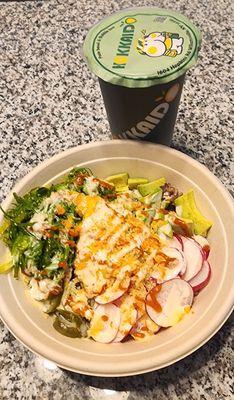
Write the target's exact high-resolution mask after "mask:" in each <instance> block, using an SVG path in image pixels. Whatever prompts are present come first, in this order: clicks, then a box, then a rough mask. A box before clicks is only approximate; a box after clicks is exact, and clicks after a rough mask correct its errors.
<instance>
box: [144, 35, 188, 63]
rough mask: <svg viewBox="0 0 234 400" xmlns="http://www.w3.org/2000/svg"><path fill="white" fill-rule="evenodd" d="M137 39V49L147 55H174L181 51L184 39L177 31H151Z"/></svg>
mask: <svg viewBox="0 0 234 400" xmlns="http://www.w3.org/2000/svg"><path fill="white" fill-rule="evenodd" d="M142 34H143V37H142V38H140V39H138V43H137V51H138V52H139V53H140V54H142V55H146V56H149V57H161V56H167V57H176V56H177V55H179V54H181V53H182V51H183V42H184V39H183V38H182V37H180V36H179V34H178V33H170V32H152V33H149V34H148V35H146V31H142Z"/></svg>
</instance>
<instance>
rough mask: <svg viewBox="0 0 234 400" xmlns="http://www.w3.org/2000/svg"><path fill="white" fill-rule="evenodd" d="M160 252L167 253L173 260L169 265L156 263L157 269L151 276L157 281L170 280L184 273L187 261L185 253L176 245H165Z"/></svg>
mask: <svg viewBox="0 0 234 400" xmlns="http://www.w3.org/2000/svg"><path fill="white" fill-rule="evenodd" d="M160 253H163V254H165V256H166V257H169V258H170V259H171V261H169V262H168V264H167V265H165V266H164V265H161V264H163V262H162V263H159V264H158V265H155V270H154V271H153V273H151V277H152V278H155V279H156V280H157V283H162V282H165V281H169V280H170V279H173V278H176V277H177V276H178V275H179V274H184V273H185V270H186V261H185V258H184V255H183V253H182V252H181V251H180V250H178V249H176V248H174V247H163V248H162V250H161V251H160Z"/></svg>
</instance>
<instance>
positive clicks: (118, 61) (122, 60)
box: [114, 56, 128, 64]
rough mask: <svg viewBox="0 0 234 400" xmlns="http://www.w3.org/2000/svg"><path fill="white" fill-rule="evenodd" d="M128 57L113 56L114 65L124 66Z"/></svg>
mask: <svg viewBox="0 0 234 400" xmlns="http://www.w3.org/2000/svg"><path fill="white" fill-rule="evenodd" d="M127 59H128V57H127V56H115V58H114V63H115V64H126V62H127Z"/></svg>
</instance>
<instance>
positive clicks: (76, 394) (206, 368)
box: [0, 0, 234, 400]
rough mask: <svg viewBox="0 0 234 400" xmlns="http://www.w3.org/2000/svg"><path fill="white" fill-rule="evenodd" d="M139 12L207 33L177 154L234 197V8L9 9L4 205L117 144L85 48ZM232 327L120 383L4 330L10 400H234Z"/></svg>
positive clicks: (105, 0) (4, 42)
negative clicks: (35, 171)
mask: <svg viewBox="0 0 234 400" xmlns="http://www.w3.org/2000/svg"><path fill="white" fill-rule="evenodd" d="M132 5H139V6H142V5H148V6H149V5H157V6H159V7H168V8H173V9H175V10H178V11H180V12H182V13H184V14H185V15H187V16H188V17H189V18H191V19H192V21H193V22H194V23H195V24H197V25H198V27H199V28H200V29H201V31H202V33H203V46H202V51H201V53H200V58H199V63H198V64H197V66H196V67H195V68H193V70H192V71H191V72H190V73H189V74H188V78H187V80H186V83H185V87H184V91H183V96H182V100H181V105H180V110H179V115H178V120H177V124H176V127H175V134H174V141H173V146H174V147H175V148H177V149H179V150H181V151H183V152H185V153H187V154H189V155H191V156H192V157H193V158H195V159H197V160H199V161H200V162H202V163H203V164H205V165H206V166H207V167H208V168H209V169H210V170H211V171H213V173H214V174H215V175H216V176H217V177H218V178H220V179H221V181H222V182H223V183H224V185H225V186H226V187H227V188H228V189H229V190H232V188H233V186H232V171H233V123H232V122H233V121H232V120H231V100H230V76H231V50H230V43H231V40H230V35H231V1H227V0H226V1H224V0H220V1H219V2H216V3H215V4H214V2H213V1H212V0H207V1H201V0H200V1H199V0H194V1H192V2H191V1H187V0H178V1H176V2H174V4H173V3H172V2H170V1H169V0H164V1H157V2H155V1H150V0H148V1H132V2H131V1H122V0H120V1H117V0H116V1H109V0H100V1H97V2H91V1H89V0H88V1H85V0H79V1H77V0H76V1H75V0H63V1H62V0H57V1H54V0H51V1H22V2H12V1H11V2H1V3H0V137H1V140H0V161H1V176H0V183H1V190H0V197H1V199H3V198H4V197H5V196H6V194H7V192H8V191H9V190H10V189H11V188H12V186H13V185H14V184H15V182H16V181H17V180H18V179H20V178H21V177H23V176H24V175H25V174H26V173H27V172H28V171H29V170H31V169H32V167H34V166H35V165H37V164H38V163H40V162H41V161H42V160H44V159H46V158H48V157H50V156H52V155H54V154H56V153H58V152H60V151H61V150H64V149H67V148H69V147H72V146H75V145H77V144H80V143H88V142H90V141H97V140H105V139H108V137H109V133H108V123H107V120H106V115H105V110H104V108H103V103H102V99H101V95H100V91H99V87H98V83H97V81H96V79H95V78H94V77H93V76H92V75H91V73H90V72H89V71H88V69H87V67H86V65H85V63H84V61H83V59H82V52H81V47H82V43H83V40H84V37H85V35H86V33H87V31H88V29H89V28H90V27H91V26H92V25H93V24H94V23H95V22H97V21H98V20H99V19H101V18H102V17H103V16H105V15H108V14H110V13H112V12H114V11H116V10H118V9H121V8H124V7H129V6H132ZM232 322H233V320H232V319H231V318H230V319H229V320H228V322H226V324H225V325H224V327H223V328H222V329H221V330H220V331H219V332H218V333H217V334H216V335H215V337H214V338H213V339H211V340H210V341H209V342H208V343H207V344H206V345H205V346H203V347H202V349H200V350H198V351H197V352H195V353H194V354H193V355H191V356H190V357H187V358H186V359H185V360H183V361H180V362H178V363H177V364H175V365H174V366H171V367H168V368H165V369H163V370H161V371H158V372H153V373H149V374H146V375H142V376H138V377H132V378H118V379H117V378H116V379H110V378H109V379H104V378H93V377H85V376H82V375H78V374H74V373H70V372H66V371H63V370H61V369H59V368H57V367H56V366H55V365H53V364H51V363H49V362H47V361H46V360H43V359H40V358H39V357H36V356H34V355H33V354H32V353H31V352H30V351H28V350H26V349H25V348H24V347H23V346H22V345H21V344H20V343H19V342H18V341H17V340H16V339H14V337H13V336H12V335H11V334H10V333H9V332H8V331H7V329H6V328H5V327H4V326H3V324H2V323H0V399H1V400H6V399H12V400H13V399H22V400H23V399H25V400H26V399H36V400H42V399H43V400H47V399H52V400H60V399H64V400H67V399H68V398H69V400H86V399H90V400H93V399H94V400H106V399H111V400H112V399H113V400H126V399H129V400H144V399H147V400H150V399H152V400H168V399H172V400H198V399H204V400H223V399H233V396H234V392H233V386H232V384H233V381H232V372H233V353H232V350H231V349H232V332H233V330H232V327H233V323H232Z"/></svg>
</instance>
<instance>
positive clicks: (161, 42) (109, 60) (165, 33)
mask: <svg viewBox="0 0 234 400" xmlns="http://www.w3.org/2000/svg"><path fill="white" fill-rule="evenodd" d="M200 44H201V34H200V32H199V30H198V29H197V28H196V26H194V25H193V24H192V23H191V21H189V20H188V18H186V17H185V16H183V15H181V14H178V13H177V12H175V11H172V10H166V9H165V10H164V9H159V8H155V7H140V8H137V7H136V8H133V9H126V10H122V11H119V12H117V13H116V14H113V15H110V16H109V17H107V18H105V19H104V20H102V21H100V22H99V23H98V24H97V25H95V26H94V27H93V28H92V29H91V30H90V31H89V33H88V35H87V37H86V39H85V43H84V55H85V57H86V59H87V62H88V65H89V67H90V69H91V70H92V71H93V72H94V73H95V74H96V75H97V76H98V78H99V83H100V87H101V92H102V96H103V99H104V103H105V108H106V112H107V116H108V120H109V123H110V128H111V132H112V135H113V137H114V138H122V139H136V140H147V141H150V142H155V143H162V144H165V145H170V143H171V139H172V134H173V129H174V125H175V121H176V116H177V112H178V107H179V102H180V97H181V93H182V88H183V83H184V79H185V74H186V72H187V71H188V69H189V68H191V67H192V66H193V65H195V63H196V61H197V58H198V52H199V49H200Z"/></svg>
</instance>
